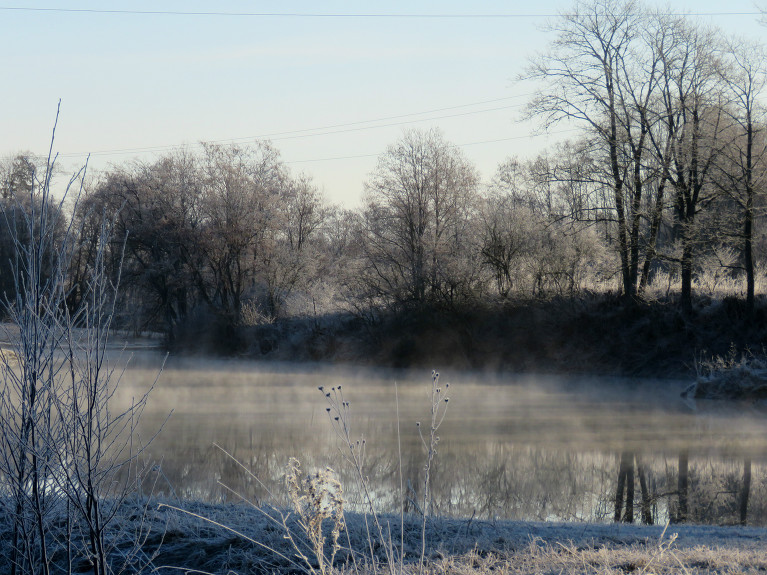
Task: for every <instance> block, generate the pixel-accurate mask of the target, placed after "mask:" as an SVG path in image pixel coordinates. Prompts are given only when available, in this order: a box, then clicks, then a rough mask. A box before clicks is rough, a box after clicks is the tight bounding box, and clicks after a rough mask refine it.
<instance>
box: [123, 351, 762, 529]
mask: <svg viewBox="0 0 767 575" xmlns="http://www.w3.org/2000/svg"><path fill="white" fill-rule="evenodd" d="M160 361H161V359H160V356H159V355H154V354H152V353H149V352H141V353H139V354H138V355H137V356H136V357H134V360H133V361H132V363H131V367H129V369H128V371H127V373H126V374H125V376H124V377H123V381H122V384H121V387H120V396H119V397H120V400H121V401H125V402H128V401H129V400H130V398H131V397H135V396H137V395H140V394H141V393H143V391H144V390H146V388H147V387H148V386H149V385H150V384H151V382H152V381H153V380H154V378H155V377H156V375H157V369H158V366H159V364H160ZM447 383H449V384H450V386H449V388H447V395H448V396H449V398H450V402H449V403H448V404H447V408H448V410H447V414H446V417H445V419H444V421H443V423H442V426H441V427H440V429H439V432H438V435H439V437H440V441H439V444H438V448H437V455H436V458H435V460H434V464H433V469H432V476H431V485H432V493H431V498H430V499H431V504H432V506H433V507H432V509H433V512H434V513H439V514H444V515H455V516H465V517H471V516H475V517H477V518H478V519H493V518H499V519H501V518H503V519H539V520H563V521H578V520H591V521H594V520H596V521H607V520H612V518H613V517H614V513H615V500H616V493H617V489H618V485H619V477H620V476H621V475H622V476H623V477H626V478H627V479H625V480H624V481H623V482H622V483H623V485H624V488H623V490H622V493H625V492H626V489H627V487H626V486H633V487H634V491H635V494H634V495H633V506H632V507H631V508H632V509H633V510H634V520H635V521H639V520H641V518H642V517H643V515H642V512H643V511H644V512H645V515H646V516H647V515H649V517H646V518H648V519H649V518H652V520H653V521H655V522H665V521H666V519H667V518H669V517H671V518H676V517H678V516H679V514H680V505H682V506H683V508H682V511H683V510H684V506H685V503H684V501H680V482H679V470H680V469H682V468H684V467H685V466H686V468H687V477H688V479H687V482H686V485H687V488H686V490H685V491H686V492H687V497H686V499H687V501H686V507H687V511H686V516H687V518H688V519H689V520H693V521H700V522H711V523H735V522H738V521H739V520H740V517H741V515H740V513H741V503H742V501H743V495H744V493H743V492H744V489H743V487H744V485H746V484H747V477H748V475H749V473H748V472H750V477H751V479H750V488H749V490H748V495H749V498H748V505H747V521H748V523H750V524H767V473H765V472H767V458H766V457H765V456H766V455H767V416H765V413H763V412H760V411H759V410H757V409H756V408H754V407H753V406H748V405H730V406H726V407H723V406H721V405H717V404H714V403H713V402H708V403H705V402H704V403H702V402H698V403H697V405H693V404H690V403H686V402H685V401H683V400H682V399H681V398H680V396H679V393H680V391H681V390H682V389H683V388H684V387H685V385H686V384H688V383H689V382H681V381H641V380H626V379H607V378H583V377H578V378H574V377H573V378H568V377H554V376H530V375H522V376H513V375H508V376H497V375H487V374H482V373H466V372H449V371H445V372H443V373H442V374H441V376H440V385H441V389H442V392H443V394H444V392H445V384H447ZM320 386H322V387H323V388H324V390H325V391H328V390H330V389H331V388H332V387H338V386H342V391H343V394H344V400H345V401H348V402H349V413H350V416H349V424H350V427H351V436H352V438H353V439H355V440H356V439H359V438H364V440H365V446H366V463H365V470H366V473H367V475H368V477H369V483H370V486H371V488H372V492H373V494H374V496H375V498H376V501H377V504H378V505H379V507H380V508H381V509H382V510H386V511H394V510H397V509H399V508H400V505H402V503H401V501H403V500H404V502H405V503H404V505H405V507H406V509H407V510H409V511H414V512H417V511H418V509H419V507H420V506H421V505H422V493H423V492H422V489H423V485H422V484H423V468H424V463H425V461H426V457H425V452H424V448H423V445H422V443H421V441H420V438H419V434H418V427H417V425H416V422H422V423H421V425H422V427H421V429H425V430H428V422H429V420H430V415H429V413H430V405H431V400H430V393H431V373H430V372H429V371H427V370H424V371H423V372H421V371H417V372H416V371H413V372H401V371H374V370H352V369H333V368H330V367H328V366H321V365H320V366H317V365H313V366H307V365H288V364H269V363H252V362H234V361H226V360H205V361H203V360H197V359H185V358H171V359H170V360H169V361H168V363H167V365H166V368H165V370H164V372H163V373H162V375H161V376H160V378H159V381H158V383H157V386H156V388H155V389H154V391H153V392H152V394H151V397H150V400H149V404H148V406H147V409H146V411H145V413H144V417H143V419H142V422H141V430H142V434H141V436H142V440H144V441H146V440H147V439H148V438H149V437H150V436H152V435H153V434H154V432H155V431H156V430H157V429H158V428H159V427H160V426H161V425H162V423H163V421H165V420H166V418H167V416H168V414H169V413H170V412H171V411H172V414H171V415H170V417H169V418H168V419H167V421H166V422H165V425H164V428H163V429H162V432H161V433H160V434H159V435H158V436H157V437H156V438H155V439H154V441H153V442H152V443H151V445H150V446H149V448H148V449H147V451H146V453H145V455H144V459H145V461H147V462H151V463H152V464H153V465H154V467H153V469H154V470H153V471H152V472H151V473H150V476H149V477H147V478H146V481H145V482H144V485H145V489H146V490H147V491H149V490H150V486H151V485H153V486H154V487H153V489H154V491H155V492H156V493H158V494H161V495H165V496H169V497H171V498H175V497H178V498H180V499H185V498H186V499H188V498H194V499H203V500H207V501H222V500H237V499H239V498H240V497H243V498H246V499H248V500H250V501H254V502H265V501H269V500H273V499H272V498H274V499H276V501H277V502H278V503H279V501H280V498H281V497H284V488H283V475H284V470H285V465H286V464H287V462H288V460H289V458H291V457H296V458H297V459H298V460H299V461H300V462H301V465H302V468H303V469H304V470H306V471H307V472H309V471H312V470H315V469H324V468H325V467H327V466H330V467H332V468H333V469H335V470H336V472H337V473H338V475H339V478H340V480H341V482H342V484H343V485H344V490H345V497H346V498H347V500H348V501H349V502H350V505H351V506H354V505H355V504H359V489H358V488H357V486H356V482H355V480H354V474H353V473H352V470H351V469H350V467H349V465H348V464H346V463H344V461H343V457H342V455H343V454H344V453H346V452H347V448H346V447H345V444H344V442H343V441H341V440H339V439H338V437H337V436H336V435H335V433H334V431H333V427H332V425H331V421H330V418H329V414H328V412H327V411H326V408H327V407H328V403H327V401H326V398H325V396H324V394H323V392H321V391H319V390H318V387H320ZM441 405H443V406H444V405H445V404H441ZM398 412H399V416H398ZM398 427H399V434H398ZM217 446H220V448H219V447H217ZM224 450H225V451H226V452H228V453H229V454H231V456H232V457H233V458H235V459H236V460H237V461H238V462H240V463H241V464H242V466H240V465H239V464H238V463H236V462H235V461H234V460H233V459H232V458H230V457H229V456H228V455H227V454H226V453H224ZM622 461H623V463H624V466H623V471H624V473H623V474H621V473H620V470H621V462H622ZM244 468H245V469H247V470H248V471H249V472H250V473H248V472H246V471H245V469H244ZM627 469H628V470H630V473H629V474H628V475H626V473H625V471H626V470H627ZM744 472H745V475H744ZM251 474H252V475H251ZM255 478H257V479H255ZM400 485H403V486H404V489H403V490H401V489H400ZM270 492H271V495H270ZM403 492H404V494H403ZM629 492H630V490H629ZM643 496H644V497H643ZM629 499H630V500H631V499H632V498H631V497H629ZM621 501H625V496H622V497H621ZM643 503H644V506H643ZM622 505H623V504H622ZM621 513H622V515H625V509H624V510H623V511H622V512H621Z"/></svg>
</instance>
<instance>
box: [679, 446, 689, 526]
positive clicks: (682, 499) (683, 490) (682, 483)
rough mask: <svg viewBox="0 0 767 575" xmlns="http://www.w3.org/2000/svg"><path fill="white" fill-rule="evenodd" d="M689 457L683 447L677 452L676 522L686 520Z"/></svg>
mask: <svg viewBox="0 0 767 575" xmlns="http://www.w3.org/2000/svg"><path fill="white" fill-rule="evenodd" d="M689 459H690V454H689V452H688V451H687V449H683V450H682V451H680V452H679V477H678V483H677V488H678V489H677V490H678V494H679V510H678V511H677V516H676V520H677V523H684V522H685V521H687V514H688V509H687V494H688V487H689Z"/></svg>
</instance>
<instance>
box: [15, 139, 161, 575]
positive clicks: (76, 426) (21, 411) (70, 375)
mask: <svg viewBox="0 0 767 575" xmlns="http://www.w3.org/2000/svg"><path fill="white" fill-rule="evenodd" d="M54 133H55V128H54ZM51 148H52V145H51ZM55 160H56V158H55V157H54V156H53V154H52V152H51V153H49V156H48V160H47V163H46V166H45V170H44V172H43V173H42V174H41V175H39V176H38V175H37V174H35V177H34V182H35V185H34V186H33V187H32V189H30V190H26V191H25V192H24V193H26V194H28V197H22V196H21V195H18V194H15V195H14V194H12V195H11V197H12V199H13V201H14V202H15V203H16V204H17V206H18V208H19V210H20V211H21V213H22V214H23V218H22V220H21V222H22V227H23V228H24V229H23V232H24V233H21V234H20V233H13V234H12V237H13V238H14V244H13V247H14V252H13V253H14V260H13V262H12V269H13V275H14V281H15V285H14V288H15V289H14V293H13V295H12V296H9V295H6V297H5V300H4V302H3V306H4V310H5V313H6V315H7V317H8V318H9V320H10V323H9V324H6V325H5V326H4V329H5V330H6V332H7V333H6V336H7V339H8V340H10V341H11V342H12V348H13V349H12V352H7V353H4V354H3V355H2V361H0V490H1V491H2V493H1V495H2V497H1V498H0V501H2V507H3V511H4V513H5V515H6V517H7V518H8V521H9V522H10V523H11V525H12V527H11V538H12V541H11V545H10V551H9V556H8V557H7V558H6V559H7V564H8V565H9V572H10V573H11V574H13V575H15V574H16V573H20V574H21V573H42V574H45V575H48V574H49V573H51V572H52V571H53V570H54V567H55V570H56V571H60V570H62V569H63V570H64V572H66V573H72V572H73V571H76V570H81V569H82V566H83V564H84V565H88V566H89V567H88V569H89V570H92V572H93V573H94V574H95V575H106V574H107V573H112V572H119V571H122V570H124V569H125V568H126V567H127V566H129V565H134V566H135V565H136V564H138V566H139V567H141V565H142V564H145V563H146V562H147V561H148V558H147V557H145V556H144V555H143V554H142V553H141V550H140V545H141V542H142V541H143V540H144V539H145V537H146V535H147V533H146V531H145V530H144V529H142V528H139V530H138V531H131V532H123V531H122V530H121V529H120V527H119V525H117V524H116V517H117V513H118V510H119V508H120V505H121V503H123V502H124V501H125V500H126V498H127V496H128V494H129V493H130V492H131V490H132V489H131V486H132V482H133V481H134V480H135V479H136V473H137V467H136V462H137V459H136V456H137V454H138V453H139V451H140V450H141V446H139V445H136V444H134V443H133V431H134V430H135V428H136V425H137V422H138V419H139V417H140V415H141V412H142V409H143V407H144V405H145V404H146V400H147V395H146V394H145V395H144V396H143V397H140V398H138V400H137V401H135V402H134V404H133V405H132V406H131V407H130V408H129V409H127V410H125V411H123V412H120V413H113V412H112V411H111V409H110V403H111V399H112V398H113V396H114V394H115V392H116V390H117V384H118V382H119V373H116V372H115V369H114V366H113V365H111V364H110V361H109V358H108V357H107V343H108V332H109V328H110V324H111V321H112V317H113V314H114V302H115V298H116V293H117V287H118V284H119V277H116V278H115V277H109V275H108V274H107V271H106V266H105V264H104V257H105V247H106V246H107V245H108V244H109V243H110V242H109V239H110V234H111V228H110V227H109V226H108V224H105V225H104V226H103V227H102V229H101V234H100V236H99V249H98V250H97V255H96V259H95V263H94V265H93V267H92V268H91V269H90V270H88V273H87V276H86V278H85V285H86V286H87V289H86V291H85V293H84V295H83V297H82V298H81V303H80V305H79V306H78V307H77V308H76V309H75V310H70V309H69V307H68V306H67V296H68V289H67V286H68V285H69V282H68V276H67V274H68V271H69V270H70V269H71V268H70V264H71V258H72V254H73V249H72V248H73V245H74V238H75V236H76V233H77V230H75V229H74V228H73V223H72V221H71V220H70V221H69V223H67V222H66V220H65V216H64V210H63V209H62V206H63V203H64V201H65V200H66V199H67V198H68V197H69V196H70V195H73V196H74V200H75V203H77V200H78V199H79V197H80V193H81V191H82V181H83V179H84V177H85V172H86V168H85V167H83V168H82V169H81V170H80V171H78V172H77V173H75V174H74V175H73V176H72V178H71V179H70V181H69V184H68V185H67V187H66V190H65V192H64V195H63V197H62V198H61V199H60V200H58V201H57V200H55V199H54V197H53V194H52V184H51V182H52V174H53V171H54V164H55ZM105 221H107V222H108V219H105ZM6 223H8V224H9V225H10V222H7V221H6ZM13 231H14V232H18V231H19V230H13ZM126 540H127V543H131V542H132V543H133V544H132V545H130V544H127V545H126ZM118 546H119V549H120V551H119V553H118V554H115V553H114V552H115V551H116V550H117V548H118Z"/></svg>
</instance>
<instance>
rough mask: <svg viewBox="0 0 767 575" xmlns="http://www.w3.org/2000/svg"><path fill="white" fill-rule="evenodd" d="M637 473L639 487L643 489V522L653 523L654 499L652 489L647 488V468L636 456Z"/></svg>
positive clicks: (646, 523)
mask: <svg viewBox="0 0 767 575" xmlns="http://www.w3.org/2000/svg"><path fill="white" fill-rule="evenodd" d="M636 464H637V473H638V474H639V488H640V489H641V491H642V523H644V524H645V525H652V524H653V519H652V500H651V498H650V491H649V490H648V489H647V470H646V469H645V467H644V465H642V462H641V461H640V459H639V456H637V458H636Z"/></svg>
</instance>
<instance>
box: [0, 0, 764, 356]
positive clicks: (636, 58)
mask: <svg viewBox="0 0 767 575" xmlns="http://www.w3.org/2000/svg"><path fill="white" fill-rule="evenodd" d="M552 29H553V31H554V33H555V39H554V40H553V42H552V44H551V46H550V50H549V51H548V52H546V53H545V54H544V55H541V56H538V57H534V58H532V59H531V60H530V65H529V69H528V74H527V76H528V78H530V79H534V80H537V84H536V85H537V86H539V87H540V91H539V92H538V94H537V95H536V96H534V97H533V98H532V99H531V101H530V103H529V106H528V114H529V116H530V117H532V118H537V119H538V120H539V121H540V122H541V124H542V126H546V127H548V126H550V125H552V124H554V123H558V122H564V123H566V124H567V125H568V126H572V127H573V128H577V132H576V136H575V137H574V138H573V139H571V140H570V141H567V142H565V143H562V144H559V145H557V146H554V147H553V148H551V149H549V150H547V151H545V152H544V153H542V154H540V155H539V156H537V157H535V158H532V159H517V158H510V159H508V160H507V161H505V162H503V163H502V164H501V165H500V166H499V167H498V170H497V172H496V173H495V174H494V175H493V177H492V178H491V179H490V180H489V181H485V182H483V181H482V179H481V177H480V175H479V173H478V172H477V170H476V168H475V167H474V166H473V165H472V164H471V162H470V161H469V160H468V159H467V158H466V156H465V155H464V154H463V153H462V152H461V151H460V149H458V148H457V147H456V146H454V145H452V144H451V143H450V142H448V141H446V140H445V139H444V137H443V136H442V134H441V133H440V132H439V131H437V130H429V131H409V132H406V133H405V134H404V135H403V136H402V137H401V138H400V140H399V141H397V142H395V143H394V144H393V145H391V146H390V147H389V148H388V149H387V150H386V151H385V152H383V153H382V154H381V156H380V158H379V160H378V165H377V167H376V168H375V169H374V171H373V172H372V173H371V174H370V175H369V177H368V179H367V181H366V182H365V183H364V200H363V204H362V207H360V208H359V209H355V210H347V209H343V208H342V207H340V206H334V205H331V204H329V203H328V202H327V201H326V200H325V199H324V197H323V195H322V194H321V193H320V191H319V190H318V189H317V187H316V186H315V184H313V182H312V180H311V178H310V177H309V176H307V175H303V174H294V173H291V171H290V170H289V169H288V168H287V167H286V166H285V165H284V164H283V163H282V161H281V160H280V156H279V152H278V151H277V150H276V149H275V148H274V147H273V146H272V145H271V144H270V143H268V142H256V143H255V144H253V145H249V146H244V145H234V144H232V145H218V144H203V145H202V146H201V147H200V148H194V149H188V148H183V149H178V150H175V151H173V152H170V153H168V154H166V155H165V156H163V157H161V158H159V159H158V160H156V161H153V162H149V163H141V162H134V163H129V164H125V165H122V166H117V167H113V168H111V169H109V170H107V171H105V172H103V173H101V174H98V175H97V176H96V177H94V178H92V179H87V180H85V181H84V182H82V193H81V194H80V196H79V198H78V200H77V202H72V203H67V204H65V205H61V206H55V209H58V210H60V211H61V214H62V218H60V219H59V221H60V225H61V226H62V238H63V237H64V234H63V230H64V229H65V228H66V226H71V227H72V229H73V230H74V233H73V234H70V235H69V236H68V237H71V238H74V239H73V240H72V241H75V242H76V246H74V247H75V248H76V257H74V258H73V260H72V266H73V269H72V270H71V272H70V274H69V276H68V277H69V278H70V281H71V285H70V286H68V289H69V292H68V293H69V296H68V301H69V302H70V305H71V306H72V308H73V309H74V308H75V307H77V305H78V303H79V301H78V298H80V297H81V295H80V294H82V293H84V292H85V291H86V290H85V289H84V286H83V285H81V283H82V282H84V281H86V280H85V279H84V278H87V277H88V273H87V272H88V269H89V267H91V266H92V265H93V258H94V257H95V254H96V253H97V251H98V248H99V247H106V250H107V253H108V254H109V257H110V261H111V274H112V277H113V279H114V281H117V280H118V278H119V280H120V285H121V288H122V295H121V300H120V309H119V316H118V318H119V322H120V323H121V324H122V326H123V327H125V328H128V329H133V330H135V331H144V330H152V331H160V332H163V333H165V334H166V335H167V337H168V340H169V342H171V343H172V342H174V341H176V340H177V339H178V338H179V336H181V335H184V337H185V338H186V337H188V336H189V330H205V331H206V335H210V333H211V332H210V328H209V327H208V326H215V328H216V331H215V333H216V334H219V335H220V337H222V338H224V339H225V338H226V337H228V335H227V334H229V335H233V334H236V332H237V331H238V330H240V329H241V328H243V327H247V326H258V325H268V324H272V323H274V322H276V321H280V320H286V319H290V318H318V317H320V316H323V315H325V314H329V313H338V312H349V313H352V314H354V315H356V316H357V317H358V318H362V319H364V320H365V321H368V322H375V321H376V319H377V318H380V317H381V316H382V315H385V314H387V312H392V311H394V312H401V311H405V312H407V313H410V312H412V311H413V310H418V309H420V308H423V307H428V308H429V309H437V308H438V309H448V310H449V309H457V308H462V309H465V308H466V306H471V305H473V304H475V303H477V302H481V303H482V305H483V306H487V305H496V304H499V305H501V304H504V302H509V301H519V300H527V301H530V300H541V299H549V298H552V297H558V298H561V297H566V298H578V297H579V296H581V295H583V294H594V293H607V292H610V293H612V294H620V295H621V296H622V297H623V299H624V300H625V301H627V302H638V301H643V300H644V301H646V300H648V299H652V298H653V297H655V296H656V295H657V294H658V293H659V291H660V292H662V293H663V295H664V296H667V295H674V296H675V297H676V298H677V302H678V305H679V309H680V310H681V312H682V314H690V313H691V312H692V311H693V294H694V291H695V289H698V290H703V289H705V290H706V292H707V293H711V292H713V291H715V290H716V289H717V288H718V287H721V286H725V287H727V288H728V289H729V290H730V295H733V294H734V295H735V296H736V297H740V298H742V299H743V300H744V305H745V307H746V309H748V310H753V308H754V298H755V297H756V294H757V293H758V289H759V287H760V285H761V284H760V282H763V280H764V271H763V270H764V269H765V266H764V264H765V258H766V257H767V246H765V234H764V223H765V214H764V206H765V194H764V191H765V176H766V175H767V154H766V153H765V152H766V150H767V139H766V138H765V127H766V126H767V123H765V116H764V109H763V106H762V97H763V89H764V86H765V65H766V63H767V58H766V57H765V52H764V50H763V47H762V46H761V45H752V44H746V43H744V42H741V41H735V40H731V39H727V38H725V37H724V36H723V35H722V34H721V32H720V31H718V30H716V29H710V28H705V27H703V26H701V25H700V24H699V23H698V22H696V21H694V20H693V19H691V18H690V17H683V16H674V15H669V14H668V13H667V11H666V12H665V13H664V12H663V11H658V12H654V11H653V10H650V9H649V8H647V7H645V6H643V5H642V4H640V3H637V2H624V1H619V0H594V1H591V2H582V3H578V4H577V5H576V6H575V7H574V8H573V10H571V11H569V12H568V13H567V14H566V15H563V16H561V17H560V18H559V19H558V20H556V21H555V22H554V23H553V24H552ZM43 172H44V170H40V169H38V166H37V165H36V160H35V159H34V158H33V157H31V156H29V155H25V154H19V155H18V156H17V157H15V158H12V159H9V160H8V161H6V162H5V163H4V164H3V169H2V198H1V203H0V209H2V211H3V213H4V224H3V225H2V226H0V228H1V230H0V289H2V291H3V293H4V294H5V295H6V297H12V295H13V294H12V293H10V292H11V291H12V290H13V289H14V287H13V286H14V282H13V278H12V276H11V275H10V274H11V272H10V271H9V270H10V269H11V267H10V262H11V261H12V260H13V258H14V254H13V245H14V244H13V242H12V241H11V239H12V237H13V235H14V234H16V233H17V232H16V230H17V229H22V228H21V227H19V226H16V225H15V222H16V221H17V219H18V217H19V214H21V213H24V212H25V211H26V212H29V211H30V210H33V209H34V206H35V202H36V201H37V199H36V198H37V195H36V193H37V192H36V190H38V188H39V187H40V182H39V181H38V173H43ZM105 222H106V223H108V224H109V226H110V228H111V229H112V232H113V233H112V235H111V238H112V239H111V240H110V245H109V246H100V245H99V242H101V241H102V240H101V238H102V237H103V235H102V233H101V230H102V229H103V228H102V225H103V224H104V223H105ZM217 337H219V336H217Z"/></svg>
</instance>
